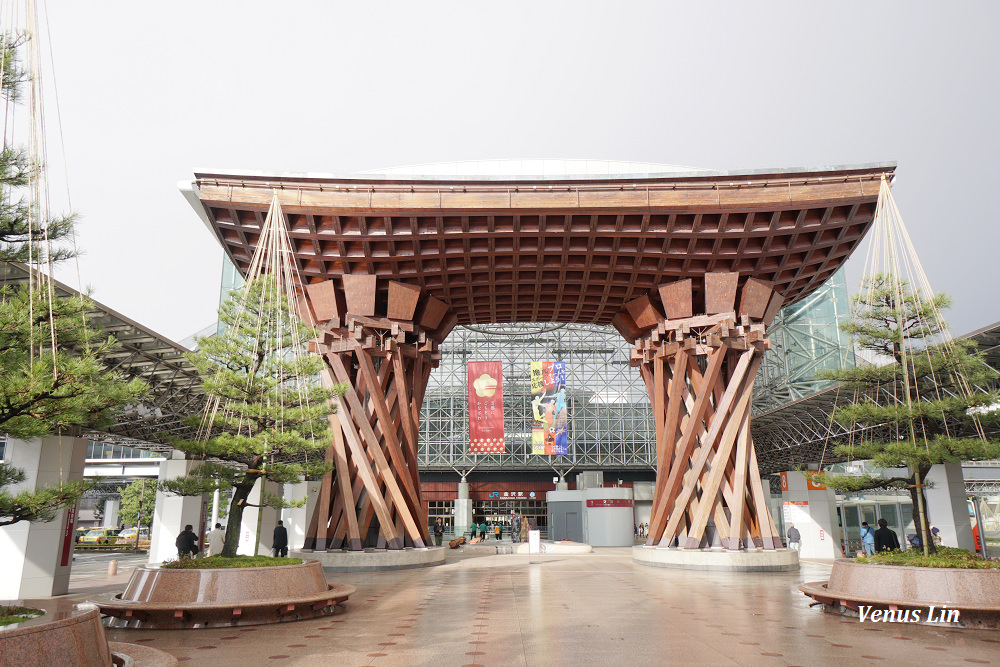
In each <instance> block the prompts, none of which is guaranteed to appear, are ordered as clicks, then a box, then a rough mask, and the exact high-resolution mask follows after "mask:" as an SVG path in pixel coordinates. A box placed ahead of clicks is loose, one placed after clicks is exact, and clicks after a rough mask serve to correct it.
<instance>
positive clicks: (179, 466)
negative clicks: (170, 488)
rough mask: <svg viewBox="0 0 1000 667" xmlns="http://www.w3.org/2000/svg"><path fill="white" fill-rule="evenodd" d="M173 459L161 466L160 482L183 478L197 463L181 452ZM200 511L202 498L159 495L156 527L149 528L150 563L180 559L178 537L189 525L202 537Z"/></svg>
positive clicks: (154, 522) (160, 492)
mask: <svg viewBox="0 0 1000 667" xmlns="http://www.w3.org/2000/svg"><path fill="white" fill-rule="evenodd" d="M171 456H172V458H170V459H168V460H166V461H164V462H163V463H161V464H160V473H159V475H158V476H157V479H158V480H168V479H176V478H177V477H183V476H184V475H186V474H188V473H189V472H191V468H193V467H194V466H195V464H197V463H198V462H197V461H188V460H185V459H184V454H183V453H182V452H176V451H175V452H173V454H172V455H171ZM201 509H202V499H201V496H175V495H171V494H167V493H164V492H163V491H157V492H156V507H155V508H154V509H153V525H152V526H151V527H150V529H151V534H150V542H149V562H150V563H162V562H163V561H165V560H176V559H177V544H176V542H177V536H178V535H180V533H181V531H182V530H184V526H186V525H187V524H191V525H192V526H194V532H195V533H196V534H199V535H200V534H201V528H202V518H201Z"/></svg>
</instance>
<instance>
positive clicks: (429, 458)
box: [419, 323, 656, 471]
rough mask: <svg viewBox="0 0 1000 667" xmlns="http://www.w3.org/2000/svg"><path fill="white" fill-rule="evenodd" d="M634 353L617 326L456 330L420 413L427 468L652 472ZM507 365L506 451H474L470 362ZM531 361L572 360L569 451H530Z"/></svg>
mask: <svg viewBox="0 0 1000 667" xmlns="http://www.w3.org/2000/svg"><path fill="white" fill-rule="evenodd" d="M631 348H632V346H631V345H630V344H629V343H627V342H626V341H625V340H624V339H623V338H622V337H621V335H620V334H619V333H618V332H617V331H615V330H614V329H613V328H612V327H606V326H595V325H587V324H565V325H560V324H551V323H546V324H498V325H477V326H470V327H457V328H456V329H455V330H454V331H453V332H452V333H451V335H450V336H448V338H447V340H445V342H444V343H443V344H442V345H441V354H442V359H441V363H440V365H439V367H438V368H436V369H435V370H434V371H433V372H432V373H431V375H430V380H429V382H428V386H427V392H426V395H425V397H424V404H423V408H422V410H421V413H420V454H419V461H420V468H421V470H449V471H450V470H456V469H458V470H463V471H468V470H472V469H475V470H477V471H482V470H490V469H493V470H496V469H501V468H502V469H504V470H510V469H515V468H521V469H550V470H559V471H561V470H566V471H568V470H569V469H580V468H652V467H654V466H655V441H656V438H655V433H656V430H655V424H654V423H653V418H652V410H651V409H650V405H649V397H648V396H647V393H646V386H645V384H644V383H643V382H642V378H641V377H640V375H639V372H638V370H636V369H633V368H631V367H630V366H629V355H630V353H631ZM497 359H499V360H501V361H502V362H503V401H504V437H505V440H506V451H505V452H504V453H503V454H478V455H474V454H469V453H468V442H469V423H468V412H467V410H466V405H467V403H468V395H467V379H466V364H467V363H468V362H469V361H489V360H497ZM532 361H564V362H565V363H566V394H567V396H566V398H567V405H568V411H569V453H568V454H566V455H560V456H540V455H534V454H532V453H531V425H532V410H531V382H530V378H529V368H530V364H531V362H532Z"/></svg>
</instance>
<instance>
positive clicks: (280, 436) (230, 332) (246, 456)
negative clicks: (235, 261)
mask: <svg viewBox="0 0 1000 667" xmlns="http://www.w3.org/2000/svg"><path fill="white" fill-rule="evenodd" d="M265 278H266V275H265V276H262V277H261V278H259V279H257V280H251V281H249V282H248V283H247V284H246V285H245V286H244V287H243V289H242V290H240V291H235V292H232V293H231V298H230V299H228V300H227V301H226V302H225V303H224V304H223V305H222V307H221V308H220V310H219V320H220V322H221V323H222V324H223V327H224V330H223V332H222V333H220V334H219V335H218V336H212V337H208V338H202V339H200V340H199V341H198V351H197V352H193V353H191V354H190V355H188V359H189V360H190V361H191V363H192V364H193V365H194V366H195V368H196V369H197V371H198V373H199V375H200V376H201V379H202V384H203V386H204V388H205V393H206V394H207V395H208V396H209V397H210V399H216V400H217V401H218V409H216V410H214V411H211V412H210V414H208V415H206V416H203V417H202V418H198V417H193V418H192V419H191V420H190V421H189V423H190V424H191V425H192V426H197V427H199V428H202V429H205V430H207V431H208V432H209V437H207V439H198V440H174V441H172V442H171V444H172V445H173V446H174V447H176V448H177V449H179V450H181V451H183V452H186V453H187V454H188V457H189V458H198V459H205V462H204V463H202V464H200V465H199V466H198V467H197V468H195V469H193V470H192V471H191V472H190V473H189V474H188V475H187V476H185V477H182V478H178V479H176V480H169V481H165V482H161V483H160V487H161V488H162V489H163V490H165V491H167V492H170V493H175V494H178V495H201V494H206V493H210V492H212V491H213V490H214V489H216V488H219V487H221V488H229V487H231V488H232V489H233V497H232V500H231V502H230V505H229V521H228V523H227V528H226V541H225V546H224V547H223V550H222V556H224V557H227V558H232V557H233V556H235V555H236V547H237V545H238V542H239V532H240V522H241V520H242V517H243V510H244V508H245V507H246V506H247V504H248V503H247V499H248V498H249V496H250V492H251V491H252V489H253V487H254V484H255V483H256V482H257V480H267V481H272V482H277V483H292V482H298V481H300V479H301V478H302V477H307V478H312V477H317V476H321V475H322V474H324V473H325V472H326V471H327V470H329V467H328V466H327V465H326V463H325V462H324V452H325V450H326V449H327V447H328V446H329V443H330V434H329V423H328V417H329V415H330V413H331V412H332V411H333V406H332V404H331V402H330V399H332V397H333V396H334V394H335V393H340V394H343V392H344V387H341V386H337V387H334V388H333V389H324V388H323V387H321V386H320V383H319V381H318V376H319V374H320V371H321V370H322V368H323V361H322V359H320V358H319V357H317V356H314V355H307V354H304V353H303V354H296V353H294V352H295V350H294V348H295V347H296V345H297V344H298V342H300V341H301V342H304V341H308V340H310V339H312V338H314V337H315V336H316V332H315V331H314V330H312V329H310V328H309V327H307V326H306V325H304V324H303V323H302V322H301V321H300V320H299V319H298V318H297V317H295V316H294V315H293V314H292V313H291V312H290V310H289V308H288V307H287V300H286V298H285V297H284V295H282V294H280V292H279V291H278V290H276V289H274V286H273V285H269V284H268V283H267V281H266V280H265ZM216 461H220V462H221V463H219V462H216ZM233 464H236V465H233ZM304 502H305V501H304V500H301V501H295V502H289V501H285V500H283V499H282V498H281V497H279V496H275V495H272V494H268V493H263V494H262V502H261V504H263V505H269V506H272V507H279V508H280V507H289V506H301V505H302V504H303V503H304Z"/></svg>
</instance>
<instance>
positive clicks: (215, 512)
mask: <svg viewBox="0 0 1000 667" xmlns="http://www.w3.org/2000/svg"><path fill="white" fill-rule="evenodd" d="M221 495H222V494H220V493H219V490H218V489H216V490H215V491H213V492H212V520H211V521H209V522H208V524H209V525H210V526H211V527H212V529H213V530H214V529H215V524H217V523H219V502H220V501H221Z"/></svg>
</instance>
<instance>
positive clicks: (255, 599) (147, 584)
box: [91, 560, 355, 628]
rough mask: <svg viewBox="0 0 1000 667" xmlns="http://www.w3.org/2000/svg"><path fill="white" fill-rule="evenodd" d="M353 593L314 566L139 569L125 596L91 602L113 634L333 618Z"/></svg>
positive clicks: (320, 568)
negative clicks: (125, 630)
mask: <svg viewBox="0 0 1000 667" xmlns="http://www.w3.org/2000/svg"><path fill="white" fill-rule="evenodd" d="M354 592H355V588H354V587H353V586H348V585H346V584H330V583H327V580H326V576H325V575H324V574H323V566H322V565H321V564H320V563H319V561H315V560H310V561H306V562H304V563H301V564H299V565H279V566H275V567H248V568H222V569H208V570H172V569H162V568H159V567H140V568H136V570H135V572H133V573H132V578H131V579H130V580H129V582H128V586H127V587H126V589H125V591H124V592H122V593H120V594H118V595H113V596H104V597H99V598H94V599H93V600H91V601H92V602H94V603H95V604H97V605H98V606H99V607H100V608H101V613H102V614H104V615H106V616H111V617H113V618H112V620H111V622H110V624H109V626H110V627H115V628H206V627H220V626H221V627H226V626H233V625H259V624H263V623H283V622H287V621H297V620H302V619H306V618H313V617H315V616H324V615H329V614H332V613H333V612H334V609H335V607H336V606H337V605H340V604H341V603H343V602H344V601H345V600H347V598H348V597H349V596H350V595H351V594H352V593H354Z"/></svg>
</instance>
